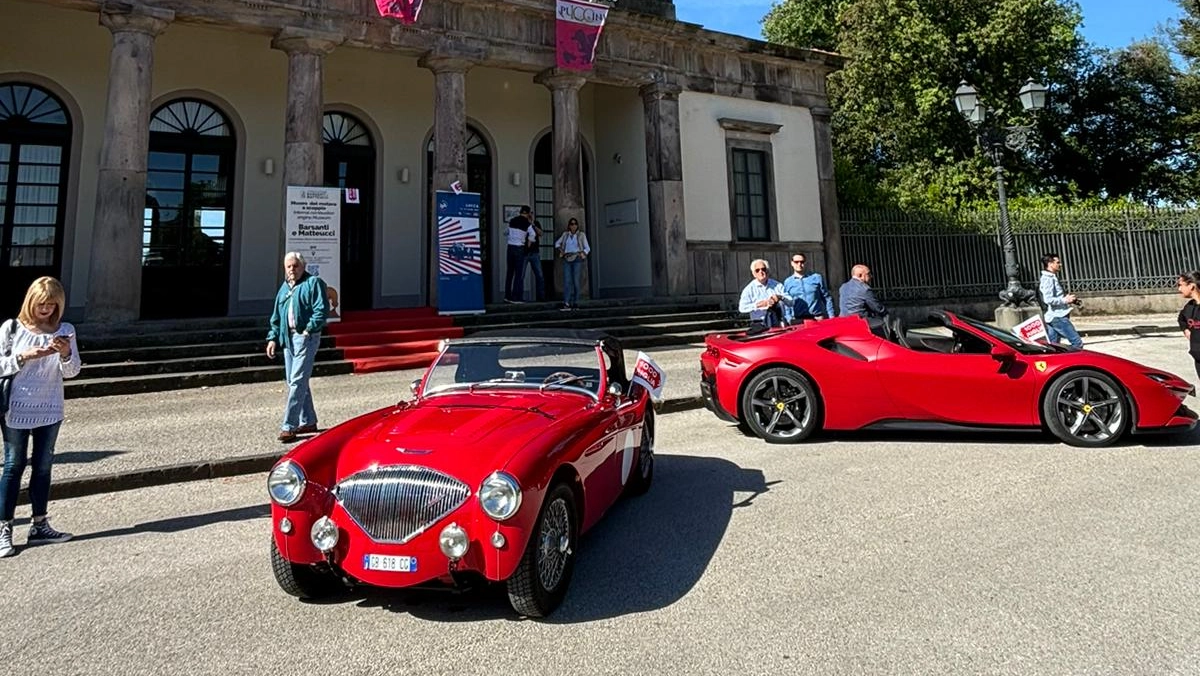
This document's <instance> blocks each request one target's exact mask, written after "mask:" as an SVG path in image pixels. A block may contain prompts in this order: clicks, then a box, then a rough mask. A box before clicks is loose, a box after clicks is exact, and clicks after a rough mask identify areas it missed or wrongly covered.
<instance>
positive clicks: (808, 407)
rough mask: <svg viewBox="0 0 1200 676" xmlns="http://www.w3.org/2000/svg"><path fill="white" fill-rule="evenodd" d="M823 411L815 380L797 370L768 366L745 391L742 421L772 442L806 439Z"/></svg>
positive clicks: (781, 442) (814, 428)
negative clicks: (811, 380)
mask: <svg viewBox="0 0 1200 676" xmlns="http://www.w3.org/2000/svg"><path fill="white" fill-rule="evenodd" d="M820 413H821V402H820V400H818V399H817V392H816V390H815V389H813V386H812V382H810V381H809V379H808V378H807V377H806V376H805V375H804V374H802V373H800V372H799V371H796V370H795V369H790V368H773V369H767V370H766V371H763V372H762V373H759V374H758V375H756V376H754V378H752V379H751V380H750V383H749V384H748V385H747V386H746V390H745V392H744V393H743V394H742V420H744V421H745V423H746V424H747V425H748V426H749V427H750V429H751V431H753V432H754V433H755V434H757V435H758V436H760V437H762V438H763V439H764V440H766V442H767V443H769V444H790V443H795V442H798V441H803V440H804V439H806V438H807V437H808V436H809V435H810V434H812V433H813V432H814V431H815V430H816V429H817V425H818V424H819V422H820Z"/></svg>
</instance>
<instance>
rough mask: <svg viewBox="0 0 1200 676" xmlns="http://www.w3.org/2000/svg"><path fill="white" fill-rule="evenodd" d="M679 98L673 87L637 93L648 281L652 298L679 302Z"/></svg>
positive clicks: (682, 273)
mask: <svg viewBox="0 0 1200 676" xmlns="http://www.w3.org/2000/svg"><path fill="white" fill-rule="evenodd" d="M679 92H680V88H679V87H678V86H675V85H670V84H665V83H661V82H654V83H651V84H648V85H645V86H643V87H642V88H641V94H642V102H643V104H644V106H645V111H646V177H647V179H648V180H649V188H650V263H651V265H652V266H653V273H652V276H651V279H652V283H653V285H654V295H656V296H683V295H688V294H689V293H690V290H691V280H689V279H688V266H687V255H688V254H687V233H686V232H685V231H684V214H683V156H682V151H681V150H680V141H679Z"/></svg>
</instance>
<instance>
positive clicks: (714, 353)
mask: <svg viewBox="0 0 1200 676" xmlns="http://www.w3.org/2000/svg"><path fill="white" fill-rule="evenodd" d="M704 354H706V355H708V356H710V357H712V358H713V359H720V358H721V351H720V350H718V349H717V348H715V347H713V346H712V345H709V346H708V347H707V348H705V350H704Z"/></svg>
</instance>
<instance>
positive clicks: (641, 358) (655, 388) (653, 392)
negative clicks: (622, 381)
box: [633, 352, 667, 403]
mask: <svg viewBox="0 0 1200 676" xmlns="http://www.w3.org/2000/svg"><path fill="white" fill-rule="evenodd" d="M633 382H635V383H637V384H639V385H641V386H642V387H644V388H646V391H647V392H649V393H650V398H651V399H653V400H654V401H655V402H656V403H657V402H660V401H662V398H663V394H662V391H663V386H665V385H666V384H667V374H666V372H665V371H663V370H662V369H661V368H660V367H659V366H658V364H655V363H654V360H653V359H651V358H650V355H648V354H646V353H645V352H638V356H637V363H636V364H635V365H634V367H633Z"/></svg>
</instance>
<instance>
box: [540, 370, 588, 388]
mask: <svg viewBox="0 0 1200 676" xmlns="http://www.w3.org/2000/svg"><path fill="white" fill-rule="evenodd" d="M581 377H582V376H577V375H575V374H574V373H571V372H570V371H555V372H554V373H551V374H550V375H548V376H546V378H545V379H544V380H542V384H543V385H551V384H554V383H564V382H567V381H569V380H574V379H576V378H581Z"/></svg>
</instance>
